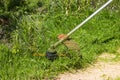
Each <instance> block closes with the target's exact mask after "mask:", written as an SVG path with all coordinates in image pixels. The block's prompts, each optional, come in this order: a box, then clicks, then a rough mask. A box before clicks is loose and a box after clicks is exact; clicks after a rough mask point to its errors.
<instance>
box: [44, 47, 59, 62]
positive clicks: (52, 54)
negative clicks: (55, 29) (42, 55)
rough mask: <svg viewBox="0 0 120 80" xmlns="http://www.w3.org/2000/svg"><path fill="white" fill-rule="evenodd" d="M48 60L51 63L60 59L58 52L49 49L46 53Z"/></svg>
mask: <svg viewBox="0 0 120 80" xmlns="http://www.w3.org/2000/svg"><path fill="white" fill-rule="evenodd" d="M46 58H47V59H48V60H51V61H53V60H55V59H56V58H58V55H57V51H56V50H55V49H51V48H49V49H48V51H46Z"/></svg>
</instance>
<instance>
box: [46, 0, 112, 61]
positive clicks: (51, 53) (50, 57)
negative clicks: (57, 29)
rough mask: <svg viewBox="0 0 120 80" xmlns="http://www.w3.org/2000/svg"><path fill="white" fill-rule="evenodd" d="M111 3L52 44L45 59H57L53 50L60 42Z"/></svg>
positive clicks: (103, 6)
mask: <svg viewBox="0 0 120 80" xmlns="http://www.w3.org/2000/svg"><path fill="white" fill-rule="evenodd" d="M111 2H112V0H109V1H108V2H106V3H105V4H104V5H102V6H101V7H100V8H99V9H98V10H96V11H95V12H94V13H93V14H91V15H90V16H89V17H88V18H86V19H85V20H84V21H83V22H81V23H80V24H79V25H77V26H76V27H75V28H74V29H73V30H71V31H70V32H69V33H68V34H66V35H64V36H63V37H62V38H61V39H59V41H58V42H56V43H55V44H52V45H51V46H50V48H49V49H48V50H47V52H46V57H47V58H48V59H49V60H54V59H56V58H57V57H58V55H57V51H56V50H55V48H56V47H57V46H58V45H59V44H60V43H62V42H65V41H66V40H67V39H68V38H69V36H70V35H71V34H73V33H74V32H75V31H76V30H78V29H79V28H80V27H81V26H82V25H84V24H85V23H86V22H87V21H89V20H90V19H91V18H93V17H94V16H95V15H96V14H97V13H99V12H100V11H101V10H102V9H104V8H105V7H106V6H107V5H109V4H110V3H111Z"/></svg>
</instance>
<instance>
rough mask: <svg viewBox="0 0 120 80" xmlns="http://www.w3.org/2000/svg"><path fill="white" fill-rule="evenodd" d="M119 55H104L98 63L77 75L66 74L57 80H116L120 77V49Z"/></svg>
mask: <svg viewBox="0 0 120 80" xmlns="http://www.w3.org/2000/svg"><path fill="white" fill-rule="evenodd" d="M117 54H118V55H116V54H111V53H102V54H101V55H100V56H99V57H98V60H97V61H96V63H94V64H92V65H90V66H89V67H88V68H85V69H81V70H78V71H77V72H75V73H69V72H65V73H63V74H60V75H58V78H57V80H115V79H116V78H118V77H120V57H117V56H119V54H120V48H119V49H118V50H117Z"/></svg>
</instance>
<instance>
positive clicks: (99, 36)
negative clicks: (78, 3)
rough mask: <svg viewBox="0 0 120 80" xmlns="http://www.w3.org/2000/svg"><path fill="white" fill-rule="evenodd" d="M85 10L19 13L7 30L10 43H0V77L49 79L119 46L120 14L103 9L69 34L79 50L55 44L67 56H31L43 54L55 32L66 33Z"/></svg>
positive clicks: (83, 17)
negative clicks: (49, 57)
mask: <svg viewBox="0 0 120 80" xmlns="http://www.w3.org/2000/svg"><path fill="white" fill-rule="evenodd" d="M59 9H62V8H59ZM92 12H93V10H92ZM89 14H91V11H90V12H89V11H86V12H85V11H84V13H83V12H81V13H78V12H76V14H73V12H71V13H69V15H68V16H66V15H65V14H63V12H60V13H59V11H58V12H56V13H53V14H51V12H48V13H46V14H39V13H36V14H30V15H22V16H21V17H20V18H19V19H17V24H16V30H14V31H13V32H12V33H11V41H10V43H9V44H10V45H9V46H7V45H5V44H3V43H1V44H0V70H1V71H0V79H1V80H32V79H35V80H42V79H53V78H55V77H56V75H57V74H59V73H62V72H65V71H71V70H72V69H80V68H83V67H86V66H87V65H88V64H90V63H92V62H93V61H94V60H96V57H97V56H98V55H100V54H101V53H102V52H115V51H116V49H117V48H118V47H119V46H120V33H119V32H120V27H119V25H120V23H119V22H120V14H119V12H114V11H111V10H109V9H105V10H103V11H102V12H101V13H99V14H98V15H96V16H95V17H94V18H93V19H92V20H91V21H89V22H88V23H86V24H85V25H84V26H83V27H81V28H80V29H79V30H77V31H76V32H75V33H74V34H73V35H72V36H71V37H72V38H73V39H74V40H75V41H76V42H78V43H79V45H80V54H77V53H76V52H75V51H72V50H68V49H67V48H65V47H64V46H63V45H62V44H61V45H60V46H58V47H57V48H56V50H57V51H58V54H61V53H68V54H69V56H65V57H59V58H58V59H56V60H55V61H53V62H52V61H49V60H47V59H46V58H45V57H41V56H33V54H45V52H46V51H47V49H48V48H49V47H50V45H51V44H53V43H55V42H56V41H57V35H58V34H62V33H65V34H66V33H68V32H69V31H70V30H72V29H73V28H74V27H75V26H76V25H77V24H79V23H80V22H82V20H84V19H85V18H86V16H88V15H89ZM80 55H82V57H80Z"/></svg>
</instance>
